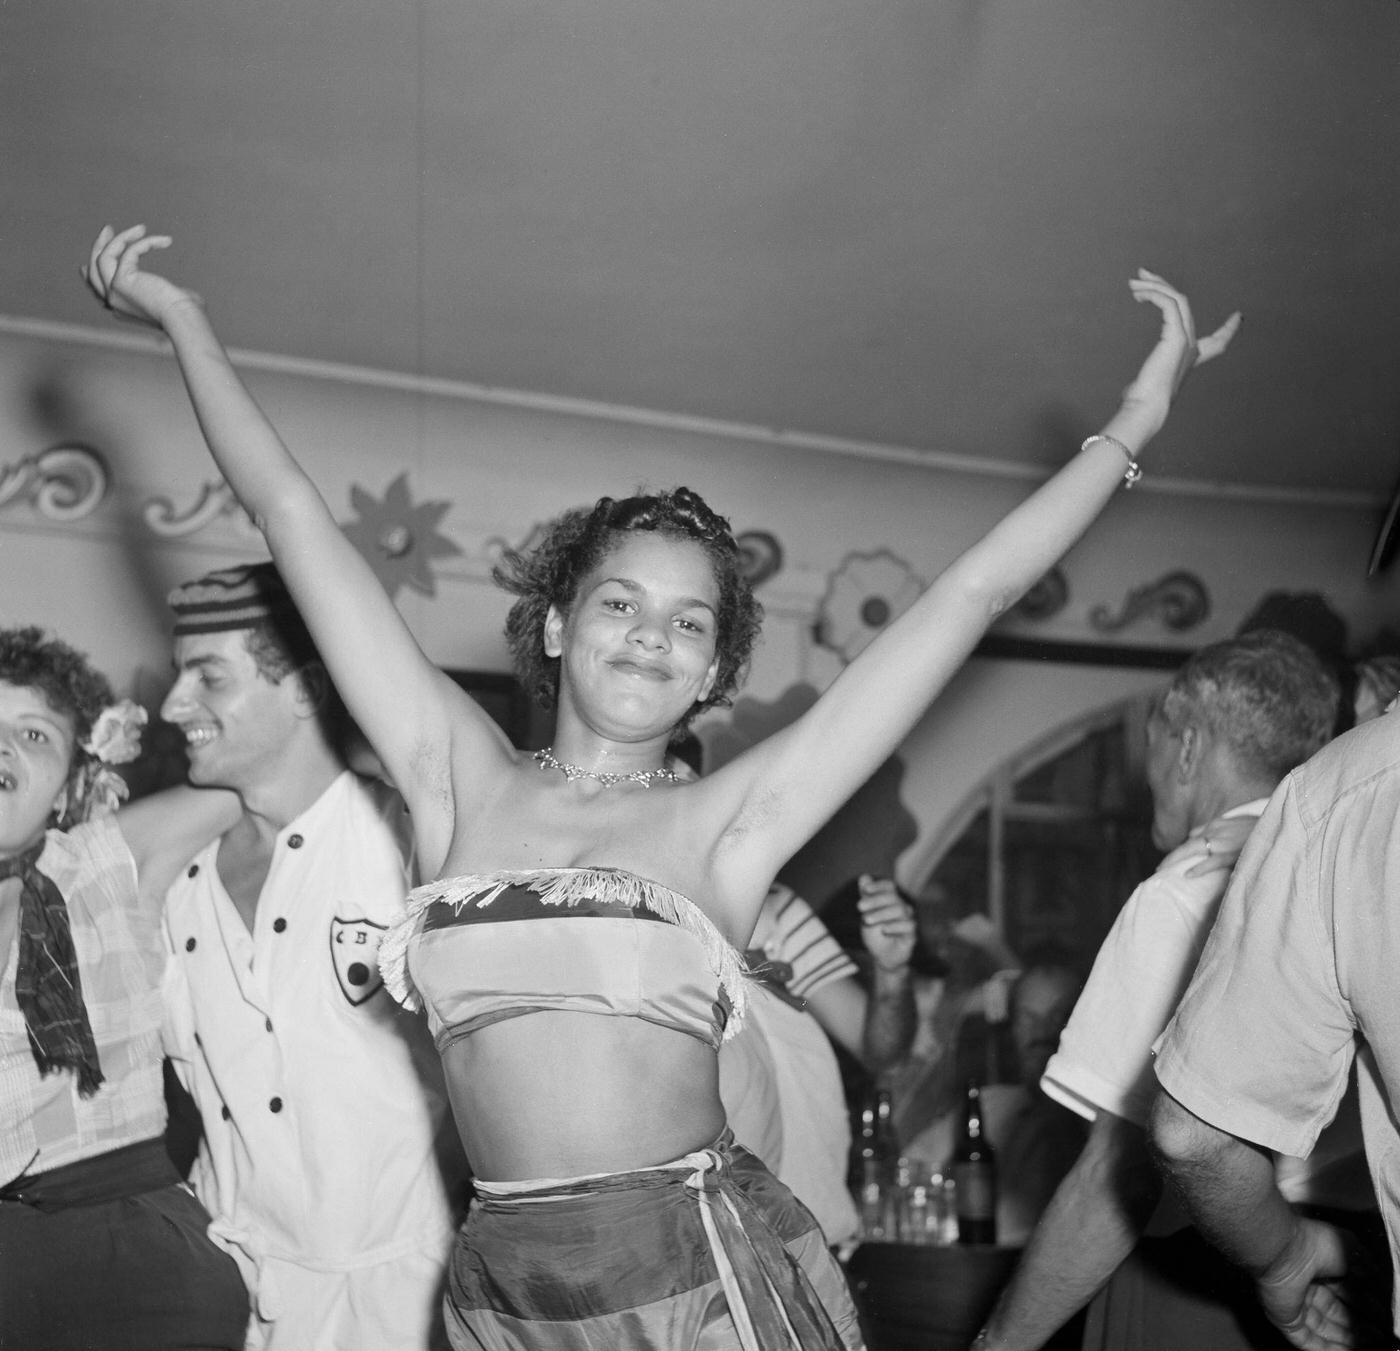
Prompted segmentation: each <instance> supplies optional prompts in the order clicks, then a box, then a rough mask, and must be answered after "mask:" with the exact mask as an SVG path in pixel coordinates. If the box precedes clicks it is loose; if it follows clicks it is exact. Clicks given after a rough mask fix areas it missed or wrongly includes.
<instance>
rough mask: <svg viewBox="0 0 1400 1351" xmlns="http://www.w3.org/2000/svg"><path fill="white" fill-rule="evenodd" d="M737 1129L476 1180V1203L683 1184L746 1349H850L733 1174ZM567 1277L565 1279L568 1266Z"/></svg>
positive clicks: (507, 1204)
mask: <svg viewBox="0 0 1400 1351" xmlns="http://www.w3.org/2000/svg"><path fill="white" fill-rule="evenodd" d="M733 1164H734V1137H733V1134H732V1133H731V1132H730V1131H728V1130H726V1131H725V1133H724V1134H723V1135H722V1136H721V1137H720V1138H719V1139H718V1140H717V1141H716V1142H715V1143H714V1144H713V1145H711V1146H710V1147H708V1148H706V1149H700V1150H696V1151H695V1152H693V1153H691V1154H686V1155H685V1156H684V1157H682V1158H679V1159H676V1160H674V1161H672V1162H670V1163H665V1164H657V1165H654V1166H651V1167H647V1168H639V1169H633V1170H629V1171H627V1172H624V1173H603V1174H592V1175H588V1176H585V1177H577V1178H564V1179H552V1178H550V1179H534V1180H530V1181H525V1182H486V1181H483V1180H481V1179H480V1178H477V1179H475V1180H474V1182H473V1186H474V1188H475V1190H476V1195H477V1205H478V1206H480V1207H482V1208H483V1209H484V1210H486V1211H488V1212H490V1213H493V1214H497V1215H501V1216H505V1215H508V1214H509V1213H510V1212H512V1211H520V1210H526V1209H528V1208H530V1207H533V1206H536V1205H544V1204H548V1203H551V1202H559V1201H564V1200H567V1199H569V1198H579V1197H589V1196H598V1197H602V1196H605V1195H607V1194H608V1193H624V1192H625V1193H632V1194H634V1195H635V1194H637V1193H643V1192H647V1191H653V1190H657V1189H661V1188H666V1187H679V1186H683V1187H684V1188H685V1191H686V1193H687V1194H688V1195H689V1196H690V1197H692V1198H693V1199H694V1201H695V1204H696V1207H697V1209H698V1212H699V1216H700V1220H701V1224H702V1226H703V1229H704V1233H705V1237H706V1241H707V1243H708V1246H709V1251H710V1255H711V1259H712V1261H713V1263H714V1267H715V1271H716V1273H717V1275H718V1277H719V1281H720V1284H721V1288H722V1289H723V1291H724V1295H725V1299H726V1301H727V1302H728V1305H729V1312H730V1316H731V1317H732V1319H733V1321H734V1326H735V1329H736V1331H737V1334H738V1337H739V1344H740V1346H741V1347H742V1348H743V1351H779V1349H780V1348H791V1349H792V1351H844V1343H843V1341H842V1339H841V1335H840V1333H839V1332H838V1331H837V1329H836V1326H835V1324H834V1323H833V1322H832V1320H831V1317H830V1315H829V1314H828V1313H827V1311H826V1309H825V1308H824V1307H823V1305H822V1302H821V1300H820V1298H819V1297H818V1295H817V1293H816V1291H815V1290H814V1289H813V1286H812V1283H811V1281H810V1279H809V1278H808V1276H807V1273H806V1272H805V1271H804V1270H803V1269H802V1266H801V1265H800V1264H799V1262H798V1261H797V1259H796V1258H795V1257H794V1256H793V1255H792V1254H791V1253H790V1252H789V1251H788V1249H787V1247H786V1246H785V1244H784V1242H783V1240H782V1238H780V1237H779V1235H778V1234H777V1233H776V1232H775V1231H774V1229H773V1227H772V1225H771V1224H770V1223H769V1221H768V1219H767V1218H766V1217H765V1215H764V1213H763V1211H762V1210H761V1209H760V1208H759V1206H758V1205H757V1204H756V1203H755V1201H754V1199H753V1198H752V1197H750V1196H749V1195H748V1194H747V1193H746V1192H745V1190H744V1189H743V1188H742V1187H740V1186H739V1185H738V1184H737V1182H736V1180H735V1176H734V1167H733ZM561 1279H564V1280H567V1274H565V1275H563V1276H562V1277H561Z"/></svg>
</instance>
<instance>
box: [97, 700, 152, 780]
mask: <svg viewBox="0 0 1400 1351" xmlns="http://www.w3.org/2000/svg"><path fill="white" fill-rule="evenodd" d="M145 725H146V710H145V709H144V708H142V707H141V705H140V704H138V703H137V702H136V701H135V700H133V699H122V700H119V701H118V702H117V703H115V704H109V705H108V706H107V707H106V708H104V709H103V710H102V712H101V713H100V714H98V717H97V721H96V722H95V723H93V725H92V735H91V736H89V737H88V739H87V740H86V741H85V742H83V750H85V751H86V752H87V753H88V754H89V755H93V756H96V757H97V759H99V760H100V761H102V763H103V764H104V765H126V764H130V763H131V762H132V761H133V760H134V759H136V757H137V756H138V755H140V754H141V729H142V728H143V727H144V726H145Z"/></svg>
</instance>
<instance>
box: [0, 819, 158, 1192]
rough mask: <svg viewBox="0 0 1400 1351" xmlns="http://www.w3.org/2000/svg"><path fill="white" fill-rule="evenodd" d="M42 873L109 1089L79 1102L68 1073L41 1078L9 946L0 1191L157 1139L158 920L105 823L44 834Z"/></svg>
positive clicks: (2, 991)
mask: <svg viewBox="0 0 1400 1351" xmlns="http://www.w3.org/2000/svg"><path fill="white" fill-rule="evenodd" d="M38 866H39V869H40V871H41V872H43V873H46V874H47V875H48V876H49V877H51V878H52V879H53V881H54V883H55V884H56V885H57V887H58V889H59V891H61V892H62V893H63V896H64V898H65V899H66V900H67V902H68V915H69V920H70V922H71V923H72V927H73V945H74V947H75V948H76V949H77V954H78V968H79V974H80V976H81V978H82V985H83V999H84V1002H85V1003H86V1004H87V1010H88V1017H89V1019H90V1020H91V1022H92V1031H93V1037H94V1038H95V1040H96V1042H97V1052H98V1055H99V1056H100V1058H101V1061H102V1072H103V1074H104V1075H105V1076H106V1082H104V1083H103V1084H102V1086H101V1087H100V1088H99V1089H98V1091H97V1093H96V1094H95V1095H94V1096H93V1097H90V1098H81V1097H79V1096H78V1080H77V1076H76V1075H75V1074H74V1073H73V1072H72V1071H71V1070H60V1071H58V1072H57V1073H52V1074H48V1075H46V1076H44V1077H42V1078H41V1077H40V1075H39V1070H38V1066H36V1065H35V1063H34V1055H33V1053H32V1051H31V1050H30V1047H29V1035H28V1033H27V1032H26V1030H25V1026H24V1015H23V1014H22V1013H21V1012H20V1009H19V1004H18V1003H17V1002H16V1000H15V966H16V962H17V961H18V948H19V945H18V943H17V942H15V943H11V944H10V948H9V951H8V952H6V953H5V954H4V975H3V978H0V1184H3V1183H5V1182H8V1181H9V1180H10V1179H11V1178H13V1177H15V1176H17V1175H18V1174H20V1173H23V1172H29V1173H39V1172H44V1171H47V1170H48V1169H50V1168H58V1167H60V1166H61V1165H63V1164H66V1163H74V1162H76V1161H77V1160H79V1159H85V1158H89V1157H91V1156H92V1155H94V1154H102V1153H105V1152H106V1151H107V1150H109V1149H117V1148H119V1147H120V1146H122V1145H130V1144H135V1143H137V1142H138V1141H141V1140H149V1139H151V1138H152V1137H154V1136H157V1135H159V1134H160V1133H161V1132H162V1131H163V1130H164V1128H165V1098H164V1094H163V1090H162V1085H161V1040H160V1032H161V1022H162V1005H161V993H160V986H161V977H162V974H163V972H164V969H165V962H166V955H165V945H164V943H163V941H162V938H161V931H160V916H159V914H157V913H154V912H152V913H143V912H142V911H141V910H140V909H138V906H137V891H136V864H135V861H134V860H133V858H132V857H131V851H130V850H129V849H128V848H127V846H126V841H125V840H124V839H123V838H122V834H121V831H120V830H119V829H118V828H117V825H116V823H115V822H114V821H113V820H112V818H110V817H107V818H104V819H102V820H99V821H94V822H91V823H89V824H87V825H82V826H77V827H75V828H74V829H73V830H70V831H66V832H64V831H57V830H51V831H49V833H48V839H47V843H46V844H45V847H44V852H43V854H42V855H41V856H40V858H39V865H38Z"/></svg>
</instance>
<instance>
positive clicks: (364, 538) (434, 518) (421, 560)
mask: <svg viewBox="0 0 1400 1351" xmlns="http://www.w3.org/2000/svg"><path fill="white" fill-rule="evenodd" d="M350 505H351V506H352V507H353V508H354V509H355V511H356V513H357V514H358V519H357V520H354V521H352V522H350V524H349V525H347V526H345V527H344V530H345V537H346V538H347V539H348V540H349V541H350V543H351V544H353V545H354V546H355V548H356V549H357V550H359V552H360V554H361V555H362V557H363V558H364V559H365V561H366V562H367V563H368V564H369V565H370V567H371V568H373V569H374V575H375V576H376V577H378V578H379V580H380V582H381V583H382V584H383V587H384V589H385V590H386V591H387V592H388V593H389V595H390V596H395V595H397V594H398V592H399V590H400V588H401V587H405V586H407V587H411V588H412V589H413V590H414V591H417V592H418V593H419V595H422V596H431V595H434V594H436V589H437V583H436V580H435V579H434V577H433V560H434V559H437V558H450V557H451V556H453V555H454V554H460V553H461V552H462V550H461V549H460V548H459V547H458V546H457V545H456V544H454V543H453V542H452V541H451V540H450V539H448V538H447V536H446V535H440V534H439V533H438V531H437V525H438V522H439V521H441V520H442V518H443V517H444V516H445V515H446V514H447V513H448V511H449V510H451V507H452V503H450V502H419V503H416V504H415V503H414V501H413V499H412V497H411V496H410V495H409V491H408V475H407V474H400V475H399V476H398V478H396V479H395V480H394V481H393V482H392V483H391V484H390V485H389V486H388V487H387V488H386V489H385V490H384V498H383V500H382V501H381V500H379V499H378V498H376V497H375V496H374V495H373V494H371V493H368V492H366V491H365V490H364V489H363V488H361V487H360V486H359V485H358V484H354V485H352V486H351V488H350Z"/></svg>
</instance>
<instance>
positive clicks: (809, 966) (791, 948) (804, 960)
mask: <svg viewBox="0 0 1400 1351" xmlns="http://www.w3.org/2000/svg"><path fill="white" fill-rule="evenodd" d="M764 907H765V909H766V910H767V911H768V912H769V916H770V920H771V925H770V927H769V932H768V935H767V937H766V939H765V941H764V943H763V949H764V951H765V952H766V953H767V955H768V958H769V960H770V961H777V962H787V963H788V964H789V965H790V966H791V967H792V979H791V981H789V982H788V989H789V991H790V992H791V993H792V994H795V995H798V996H800V997H802V998H804V999H805V998H806V997H807V996H808V995H810V994H811V993H812V991H813V990H819V989H820V988H821V987H822V986H823V985H827V984H829V983H830V982H831V981H833V980H841V979H843V978H844V977H846V976H853V975H855V974H856V971H857V967H856V964H855V962H853V961H852V960H851V958H850V956H849V955H848V954H847V952H846V950H845V948H843V947H842V946H841V945H840V944H839V943H838V942H837V941H836V940H835V938H833V937H832V936H831V931H830V930H829V929H828V928H827V927H826V925H825V924H823V923H822V921H821V919H820V917H819V916H818V915H817V913H816V911H814V910H813V909H812V907H811V906H810V905H808V904H807V902H806V901H804V900H803V899H802V897H801V896H799V895H798V894H797V893H796V892H795V891H793V890H792V889H791V888H790V887H785V886H783V885H781V883H775V884H774V886H773V890H772V891H771V892H770V893H769V895H768V899H767V900H766V901H765V902H764Z"/></svg>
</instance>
